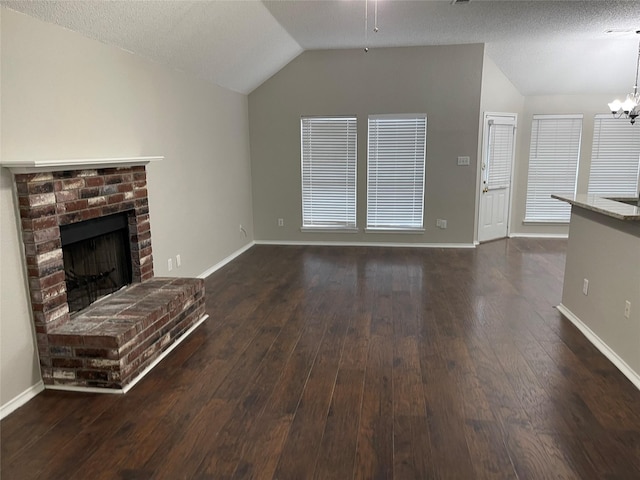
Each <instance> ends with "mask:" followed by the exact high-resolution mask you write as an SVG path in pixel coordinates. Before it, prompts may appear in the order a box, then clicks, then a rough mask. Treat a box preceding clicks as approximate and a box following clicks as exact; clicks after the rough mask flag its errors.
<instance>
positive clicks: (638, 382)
mask: <svg viewBox="0 0 640 480" xmlns="http://www.w3.org/2000/svg"><path fill="white" fill-rule="evenodd" d="M556 308H557V309H558V311H559V312H560V313H561V314H562V315H564V316H565V317H567V319H568V320H569V321H570V322H571V323H573V324H574V325H575V326H576V328H577V329H578V330H580V331H581V332H582V334H583V335H584V336H585V337H587V340H589V341H590V342H591V343H592V344H593V346H594V347H596V348H597V349H598V350H600V353H602V354H603V355H604V356H605V357H607V358H608V359H609V360H610V361H611V363H613V364H614V365H615V366H616V367H617V368H618V370H620V371H621V372H622V374H623V375H624V376H625V377H627V378H628V379H629V380H630V381H631V383H633V384H634V385H635V387H636V388H637V389H638V390H640V374H638V373H637V372H635V371H634V370H633V369H632V368H631V367H630V366H629V365H628V364H627V362H625V361H624V360H623V359H622V358H620V356H619V355H618V354H617V353H616V352H614V351H613V350H612V349H611V348H610V347H609V346H608V345H607V344H606V343H605V342H604V341H603V340H602V339H601V338H600V337H598V335H596V334H595V333H594V332H593V330H591V329H590V328H589V327H588V326H587V325H586V324H585V323H583V322H582V320H580V319H579V318H578V317H577V316H576V315H575V314H574V313H573V312H572V311H571V310H569V309H568V308H567V307H565V306H564V305H563V304H562V303H561V304H560V305H558V306H557V307H556Z"/></svg>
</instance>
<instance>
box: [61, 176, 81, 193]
mask: <svg viewBox="0 0 640 480" xmlns="http://www.w3.org/2000/svg"><path fill="white" fill-rule="evenodd" d="M84 185H85V183H84V178H69V179H66V180H62V190H77V189H80V188H83V187H84Z"/></svg>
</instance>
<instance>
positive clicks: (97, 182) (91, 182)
mask: <svg viewBox="0 0 640 480" xmlns="http://www.w3.org/2000/svg"><path fill="white" fill-rule="evenodd" d="M84 183H85V185H86V186H87V187H101V186H102V185H104V177H103V176H95V177H87V178H85V179H84Z"/></svg>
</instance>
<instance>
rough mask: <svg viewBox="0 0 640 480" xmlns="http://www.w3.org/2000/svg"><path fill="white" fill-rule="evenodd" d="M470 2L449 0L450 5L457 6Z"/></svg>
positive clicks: (467, 0)
mask: <svg viewBox="0 0 640 480" xmlns="http://www.w3.org/2000/svg"><path fill="white" fill-rule="evenodd" d="M470 1H471V0H451V5H459V4H465V3H469V2H470Z"/></svg>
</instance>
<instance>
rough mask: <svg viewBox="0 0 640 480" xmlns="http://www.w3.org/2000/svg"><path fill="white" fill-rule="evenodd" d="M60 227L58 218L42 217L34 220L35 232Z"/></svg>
mask: <svg viewBox="0 0 640 480" xmlns="http://www.w3.org/2000/svg"><path fill="white" fill-rule="evenodd" d="M57 226H58V217H56V216H55V215H50V216H48V217H40V218H36V219H33V220H32V228H33V230H45V229H47V228H53V227H57Z"/></svg>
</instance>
